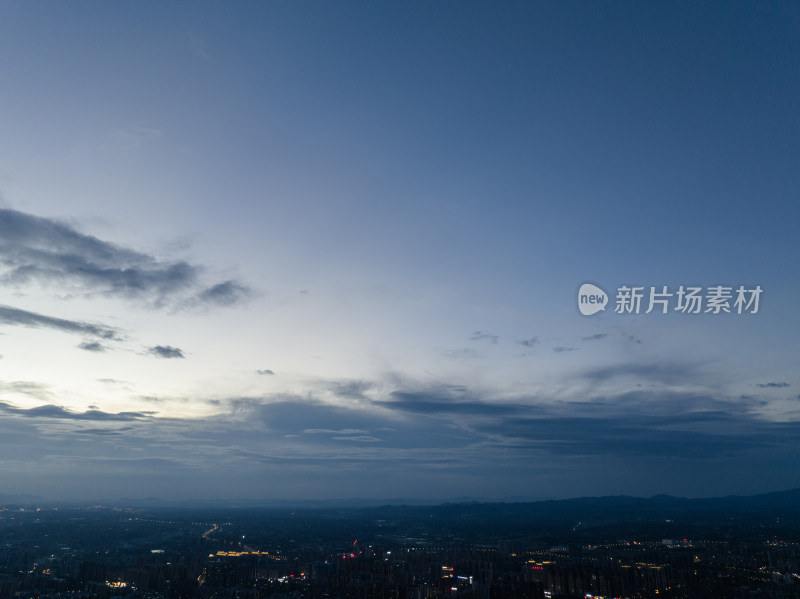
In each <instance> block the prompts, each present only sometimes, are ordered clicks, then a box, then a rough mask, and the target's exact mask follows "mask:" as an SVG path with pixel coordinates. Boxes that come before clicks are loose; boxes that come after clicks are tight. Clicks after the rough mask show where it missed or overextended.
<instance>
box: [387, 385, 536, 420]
mask: <svg viewBox="0 0 800 599" xmlns="http://www.w3.org/2000/svg"><path fill="white" fill-rule="evenodd" d="M375 405H377V406H380V407H383V408H388V409H390V410H396V411H401V412H410V413H414V414H426V415H437V414H441V415H452V416H457V415H462V416H463V415H470V416H500V415H503V414H517V413H520V412H522V411H525V410H526V408H525V407H524V406H520V405H516V404H509V403H499V402H494V401H485V399H484V398H481V397H478V396H470V395H469V394H468V393H453V392H452V391H451V390H450V389H449V388H447V387H440V388H435V387H434V388H431V389H429V390H424V391H402V390H400V391H393V392H391V393H390V395H389V399H387V400H382V401H376V402H375Z"/></svg>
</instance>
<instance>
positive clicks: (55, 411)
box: [0, 401, 145, 420]
mask: <svg viewBox="0 0 800 599" xmlns="http://www.w3.org/2000/svg"><path fill="white" fill-rule="evenodd" d="M0 411H2V412H6V413H7V414H16V415H18V416H26V417H28V418H55V419H63V420H138V419H141V418H144V417H145V415H144V414H142V413H141V412H117V413H110V412H103V411H101V410H86V411H85V412H73V411H71V410H67V409H66V408H62V407H61V406H55V405H45V406H38V407H35V408H18V407H15V406H13V405H11V404H10V403H8V402H5V401H0Z"/></svg>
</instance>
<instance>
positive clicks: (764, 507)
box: [0, 489, 800, 519]
mask: <svg viewBox="0 0 800 599" xmlns="http://www.w3.org/2000/svg"><path fill="white" fill-rule="evenodd" d="M57 504H59V505H63V504H64V503H57V502H53V501H48V500H46V499H43V498H41V497H38V496H35V495H2V494H0V505H6V506H8V505H20V506H28V505H40V506H45V505H57ZM100 504H101V505H104V506H108V507H111V506H120V507H122V506H125V507H134V508H155V509H157V508H172V509H174V508H195V509H198V508H199V509H215V508H228V509H254V508H273V509H295V510H302V511H306V510H345V511H347V510H358V511H367V510H379V511H381V512H390V513H391V512H396V513H397V514H408V515H411V514H412V513H416V512H419V513H423V512H424V513H425V514H428V515H429V516H437V515H438V516H440V517H442V516H445V515H446V516H447V517H468V516H471V515H472V516H475V515H477V514H483V515H494V516H498V517H522V516H524V517H525V518H526V519H528V518H531V517H537V518H550V517H553V516H560V517H568V518H575V517H583V518H604V519H607V518H615V517H619V516H626V517H630V516H631V515H632V514H636V515H638V516H640V517H643V518H653V517H661V516H665V515H668V514H672V515H680V514H683V515H688V514H702V513H705V512H714V513H717V514H720V513H735V514H743V515H744V514H763V513H765V512H788V513H799V514H800V489H790V490H787V491H777V492H773V493H761V494H757V495H746V496H741V495H728V496H725V497H709V498H700V499H687V498H685V497H673V496H671V495H655V496H653V497H646V498H645V497H631V496H628V495H615V496H605V497H580V498H575V499H554V500H545V501H514V502H485V501H477V500H470V499H469V498H458V499H455V500H451V501H448V502H445V503H437V504H431V503H430V501H425V500H418V499H384V500H377V499H355V498H353V499H333V500H292V499H282V500H239V501H197V500H194V501H169V500H162V499H159V498H156V497H148V498H144V499H131V498H122V499H117V500H114V501H104V502H100ZM71 505H79V504H78V503H77V502H72V503H71ZM81 505H87V504H81Z"/></svg>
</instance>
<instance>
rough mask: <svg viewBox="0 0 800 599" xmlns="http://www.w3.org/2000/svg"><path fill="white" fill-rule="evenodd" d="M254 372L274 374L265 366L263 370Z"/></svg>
mask: <svg viewBox="0 0 800 599" xmlns="http://www.w3.org/2000/svg"><path fill="white" fill-rule="evenodd" d="M256 374H261V375H270V374H275V373H274V372H273V371H271V370H269V369H268V368H265V369H264V370H256Z"/></svg>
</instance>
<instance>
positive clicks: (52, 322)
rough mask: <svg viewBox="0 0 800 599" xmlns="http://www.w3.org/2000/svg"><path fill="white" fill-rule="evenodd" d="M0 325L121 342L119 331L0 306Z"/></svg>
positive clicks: (103, 326)
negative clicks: (48, 330)
mask: <svg viewBox="0 0 800 599" xmlns="http://www.w3.org/2000/svg"><path fill="white" fill-rule="evenodd" d="M0 323H2V324H10V325H16V326H23V327H44V328H49V329H55V330H58V331H63V332H65V333H76V334H79V335H92V336H93V337H100V338H101V339H114V340H120V339H121V335H120V332H119V330H117V329H115V328H112V327H108V326H105V325H99V324H92V323H88V322H81V321H76V320H65V319H63V318H54V317H52V316H45V315H43V314H37V313H36V312H28V311H27V310H20V309H19V308H12V307H11V306H0Z"/></svg>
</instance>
